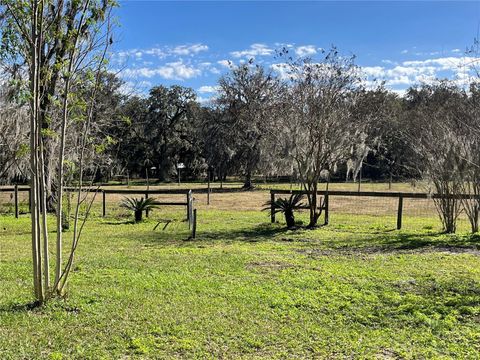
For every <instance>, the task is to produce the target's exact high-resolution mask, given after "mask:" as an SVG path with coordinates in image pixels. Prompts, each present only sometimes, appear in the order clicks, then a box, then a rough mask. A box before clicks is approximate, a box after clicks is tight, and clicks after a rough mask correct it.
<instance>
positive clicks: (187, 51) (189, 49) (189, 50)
mask: <svg viewBox="0 0 480 360" xmlns="http://www.w3.org/2000/svg"><path fill="white" fill-rule="evenodd" d="M207 50H208V46H207V45H204V44H193V45H179V46H176V47H174V48H173V49H172V50H171V53H172V54H175V55H194V54H198V53H199V52H202V51H207Z"/></svg>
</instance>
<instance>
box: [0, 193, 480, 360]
mask: <svg viewBox="0 0 480 360" xmlns="http://www.w3.org/2000/svg"><path fill="white" fill-rule="evenodd" d="M258 194H263V195H262V196H260V195H258ZM266 194H267V193H266V192H262V191H259V192H253V193H244V195H243V197H240V196H241V195H236V194H225V197H224V198H223V197H220V196H221V195H220V194H214V196H212V204H211V205H210V206H207V205H205V202H204V199H203V198H202V196H203V195H199V196H198V199H197V204H198V206H199V213H198V215H199V223H198V238H197V239H196V240H187V238H188V236H189V232H188V229H187V225H186V223H185V222H184V221H183V218H184V211H183V210H181V209H178V208H168V209H162V210H157V211H155V212H154V213H153V214H152V216H151V217H150V218H149V219H147V220H146V221H144V222H143V223H141V224H136V225H134V224H132V223H130V222H129V220H128V218H127V217H126V216H127V214H125V213H123V212H121V211H120V210H118V208H117V200H118V199H112V201H111V203H110V204H109V209H110V211H109V216H108V217H107V218H105V219H102V218H100V217H97V216H95V217H93V218H92V220H91V221H90V222H89V224H88V226H87V228H86V232H85V234H84V237H83V239H82V242H81V245H80V247H79V249H78V256H77V260H76V267H75V271H74V272H73V274H72V277H71V282H70V285H69V288H68V296H67V298H66V299H65V300H55V301H51V302H50V303H49V304H47V305H46V306H45V307H42V308H31V307H30V306H29V303H30V302H31V300H32V284H31V282H32V281H31V260H30V252H31V250H30V239H29V231H28V229H29V218H28V215H22V216H21V218H20V219H18V220H17V219H14V218H13V217H12V216H11V215H10V216H8V215H3V216H0V239H1V240H0V358H1V359H37V358H38V359H99V358H105V359H128V358H132V359H150V358H152V359H157V358H158V359H170V358H202V359H203V358H212V359H217V358H244V359H252V358H253V359H254V358H278V359H290V358H325V359H337V358H340V359H344V358H346V359H358V358H360V359H403V358H406V359H418V358H431V359H439V358H444V359H448V358H463V359H476V358H479V355H478V354H479V353H480V240H479V238H478V237H475V236H470V235H468V233H467V230H468V226H467V224H466V223H465V221H462V223H461V231H460V234H458V235H443V234H440V233H439V232H438V231H439V222H438V220H437V219H436V217H435V215H434V214H430V215H428V214H427V215H428V216H427V215H426V216H415V217H413V216H409V215H408V214H407V215H406V218H405V219H404V223H405V224H409V226H406V227H405V230H402V231H394V230H392V229H393V227H394V224H395V217H394V216H393V215H389V214H388V213H374V214H365V215H356V216H352V215H351V214H350V213H349V212H348V211H347V210H348V208H347V207H345V208H338V209H337V210H338V211H337V212H333V213H332V220H333V221H332V222H331V224H330V225H329V226H326V227H323V228H320V229H317V230H314V231H309V230H297V231H287V230H285V229H284V225H283V223H282V222H283V220H282V219H281V218H279V220H280V223H277V224H270V223H269V216H268V214H267V213H266V212H260V211H259V207H260V206H261V203H263V202H264V201H265V200H266V196H265V195H266ZM227 195H231V196H230V197H227ZM222 196H223V194H222ZM267 198H268V197H267ZM239 201H240V202H242V203H243V204H244V205H238V202H239ZM245 204H246V205H245ZM342 209H343V210H344V211H341V210H342ZM97 211H98V208H95V211H94V214H96V212H97ZM159 219H172V220H174V221H173V222H172V223H171V224H170V225H168V226H167V228H166V229H165V230H161V227H160V228H159V229H157V230H155V231H153V227H154V226H155V225H156V223H157V220H159ZM298 219H299V220H301V221H302V220H303V221H306V214H301V215H300V216H299V217H298ZM67 234H68V233H67ZM53 236H54V234H53V233H52V238H53Z"/></svg>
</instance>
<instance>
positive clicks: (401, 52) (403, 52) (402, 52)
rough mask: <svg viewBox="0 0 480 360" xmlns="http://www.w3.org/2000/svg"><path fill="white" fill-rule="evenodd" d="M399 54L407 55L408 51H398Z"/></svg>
mask: <svg viewBox="0 0 480 360" xmlns="http://www.w3.org/2000/svg"><path fill="white" fill-rule="evenodd" d="M400 54H408V50H406V49H405V50H402V51H400Z"/></svg>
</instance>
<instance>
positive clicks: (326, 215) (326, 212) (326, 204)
mask: <svg viewBox="0 0 480 360" xmlns="http://www.w3.org/2000/svg"><path fill="white" fill-rule="evenodd" d="M328 203H329V198H328V194H325V210H324V211H325V225H328V221H329V218H328Z"/></svg>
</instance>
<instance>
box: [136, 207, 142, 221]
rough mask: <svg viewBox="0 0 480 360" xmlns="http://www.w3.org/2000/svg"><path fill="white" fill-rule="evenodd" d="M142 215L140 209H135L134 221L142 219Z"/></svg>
mask: <svg viewBox="0 0 480 360" xmlns="http://www.w3.org/2000/svg"><path fill="white" fill-rule="evenodd" d="M142 215H143V211H142V210H136V211H135V222H136V223H137V222H140V221H142Z"/></svg>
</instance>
